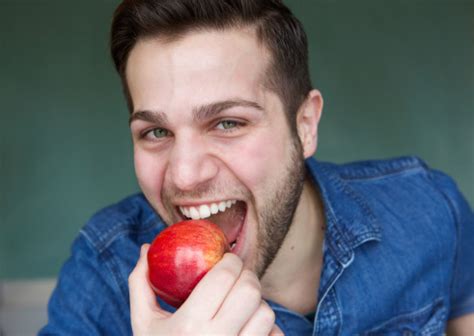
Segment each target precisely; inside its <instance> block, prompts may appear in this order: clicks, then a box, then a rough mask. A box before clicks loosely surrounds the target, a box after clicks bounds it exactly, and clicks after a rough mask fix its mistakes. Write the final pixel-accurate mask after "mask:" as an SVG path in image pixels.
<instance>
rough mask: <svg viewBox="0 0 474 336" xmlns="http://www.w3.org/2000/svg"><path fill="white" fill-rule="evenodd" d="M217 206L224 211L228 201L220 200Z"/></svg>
mask: <svg viewBox="0 0 474 336" xmlns="http://www.w3.org/2000/svg"><path fill="white" fill-rule="evenodd" d="M217 206H218V207H219V211H221V212H224V211H225V208H226V203H225V202H220V203H219V204H218V205H217Z"/></svg>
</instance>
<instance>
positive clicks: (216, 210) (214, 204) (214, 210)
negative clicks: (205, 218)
mask: <svg viewBox="0 0 474 336" xmlns="http://www.w3.org/2000/svg"><path fill="white" fill-rule="evenodd" d="M218 212H219V207H218V206H217V204H216V203H212V204H211V214H213V215H215V214H216V213H218Z"/></svg>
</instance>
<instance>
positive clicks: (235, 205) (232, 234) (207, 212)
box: [178, 200, 247, 251]
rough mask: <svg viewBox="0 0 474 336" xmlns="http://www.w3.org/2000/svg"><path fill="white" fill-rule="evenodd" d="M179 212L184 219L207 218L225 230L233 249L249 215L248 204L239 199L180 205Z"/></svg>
mask: <svg viewBox="0 0 474 336" xmlns="http://www.w3.org/2000/svg"><path fill="white" fill-rule="evenodd" d="M178 209H179V213H180V214H181V215H182V216H183V217H184V219H206V220H209V221H211V222H213V223H215V224H217V225H219V227H220V228H221V229H222V231H224V234H225V236H226V237H227V241H228V242H229V244H230V247H231V250H232V251H233V250H234V249H235V248H236V246H237V245H238V244H237V243H238V241H239V238H240V234H241V232H242V228H243V226H244V222H245V218H246V215H247V205H246V203H245V202H243V201H239V200H226V201H221V202H216V203H209V204H201V205H198V206H180V207H179V208H178Z"/></svg>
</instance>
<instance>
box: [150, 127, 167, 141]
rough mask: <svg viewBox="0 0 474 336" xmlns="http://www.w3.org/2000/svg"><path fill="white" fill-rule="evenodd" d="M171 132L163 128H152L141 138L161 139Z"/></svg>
mask: <svg viewBox="0 0 474 336" xmlns="http://www.w3.org/2000/svg"><path fill="white" fill-rule="evenodd" d="M170 134H171V132H170V131H168V130H167V129H165V128H154V129H152V130H149V131H147V132H145V133H144V134H143V138H150V139H161V138H165V137H168V136H170Z"/></svg>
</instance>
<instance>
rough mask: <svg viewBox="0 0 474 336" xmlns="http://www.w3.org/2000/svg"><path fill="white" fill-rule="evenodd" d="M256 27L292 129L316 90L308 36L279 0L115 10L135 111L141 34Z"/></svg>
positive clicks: (268, 77)
mask: <svg viewBox="0 0 474 336" xmlns="http://www.w3.org/2000/svg"><path fill="white" fill-rule="evenodd" d="M247 26H249V27H252V28H254V29H255V32H256V35H257V38H258V40H259V42H260V43H263V44H264V45H265V47H266V48H267V49H268V51H269V52H270V55H271V58H270V64H269V65H268V68H267V69H266V73H265V79H264V85H265V86H266V87H267V88H268V89H270V90H272V91H273V92H275V93H276V94H277V95H278V96H279V97H280V99H281V100H282V102H283V106H284V108H285V110H286V116H287V119H288V121H289V123H290V127H291V129H292V131H294V130H295V127H296V124H295V118H296V112H297V110H298V108H299V107H300V105H301V104H302V103H303V101H304V100H305V98H306V96H307V94H308V92H309V91H310V90H311V88H312V86H311V79H310V75H309V68H308V42H307V37H306V33H305V31H304V29H303V25H302V24H301V22H300V21H299V20H298V19H297V18H296V17H295V16H294V15H293V14H292V13H291V11H290V10H289V9H288V7H286V6H285V5H284V4H283V2H282V1H280V0H124V1H123V2H122V3H121V4H120V5H119V6H118V7H117V9H116V10H115V13H114V17H113V22H112V28H111V41H110V43H111V44H110V49H111V54H112V58H113V61H114V64H115V68H116V70H117V71H118V73H119V75H120V77H121V80H122V85H123V88H124V92H125V96H126V99H127V104H128V107H129V110H130V113H132V112H133V102H132V100H131V97H130V92H129V89H128V86H127V81H126V75H125V69H126V64H127V59H128V56H129V54H130V52H131V50H132V49H133V47H134V46H135V44H136V43H137V41H138V40H140V39H143V38H150V37H155V36H156V37H163V38H165V39H166V40H171V41H172V40H173V39H178V38H179V37H180V36H183V35H185V34H186V33H189V32H192V31H193V30H226V29H231V28H240V27H247Z"/></svg>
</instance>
